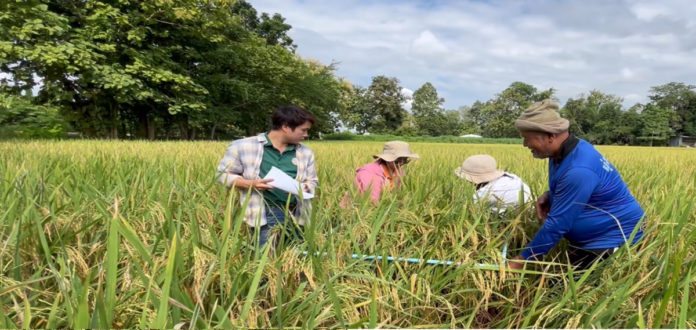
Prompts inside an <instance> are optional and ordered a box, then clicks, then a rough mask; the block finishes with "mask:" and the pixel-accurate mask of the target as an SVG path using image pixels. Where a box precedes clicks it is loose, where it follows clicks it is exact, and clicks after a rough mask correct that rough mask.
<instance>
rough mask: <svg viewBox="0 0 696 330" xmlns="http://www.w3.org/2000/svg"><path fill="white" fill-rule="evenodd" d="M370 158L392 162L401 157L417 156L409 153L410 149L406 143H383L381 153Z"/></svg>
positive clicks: (415, 157)
mask: <svg viewBox="0 0 696 330" xmlns="http://www.w3.org/2000/svg"><path fill="white" fill-rule="evenodd" d="M372 157H374V158H379V159H382V160H384V161H385V162H393V161H395V160H397V159H398V158H401V157H406V158H414V159H417V158H419V156H418V154H413V153H411V148H410V147H409V146H408V143H406V142H403V141H390V142H387V143H385V144H384V148H383V149H382V153H381V154H379V155H374V156H372Z"/></svg>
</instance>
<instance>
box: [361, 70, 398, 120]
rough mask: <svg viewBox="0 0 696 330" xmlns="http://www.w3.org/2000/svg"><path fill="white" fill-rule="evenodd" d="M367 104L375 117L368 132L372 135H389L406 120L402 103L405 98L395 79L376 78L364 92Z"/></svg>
mask: <svg viewBox="0 0 696 330" xmlns="http://www.w3.org/2000/svg"><path fill="white" fill-rule="evenodd" d="M366 98H367V102H368V104H369V106H370V108H371V109H372V111H373V112H374V114H375V116H374V117H373V118H372V120H371V121H370V124H369V126H368V128H367V129H368V130H369V131H370V132H372V133H391V132H394V131H395V130H396V129H398V128H399V127H400V126H401V124H402V123H403V121H404V119H405V118H406V110H404V108H403V107H402V105H401V104H402V103H404V101H406V97H405V96H404V95H403V94H401V86H399V80H398V79H396V78H388V77H385V76H376V77H374V78H372V84H370V87H368V88H367V91H366Z"/></svg>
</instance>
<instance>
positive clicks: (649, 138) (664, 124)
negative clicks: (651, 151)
mask: <svg viewBox="0 0 696 330" xmlns="http://www.w3.org/2000/svg"><path fill="white" fill-rule="evenodd" d="M672 115H673V113H672V110H671V109H668V108H662V107H660V106H657V105H654V104H648V105H646V106H645V108H644V109H643V112H641V114H640V119H641V124H642V125H641V129H640V133H641V136H639V137H638V139H639V140H641V141H643V142H644V143H648V144H649V145H651V146H653V145H667V143H668V142H669V138H670V136H672V134H673V130H672V128H671V127H670V119H671V118H672Z"/></svg>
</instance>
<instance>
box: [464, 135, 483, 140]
mask: <svg viewBox="0 0 696 330" xmlns="http://www.w3.org/2000/svg"><path fill="white" fill-rule="evenodd" d="M459 137H463V138H474V139H480V138H482V137H483V136H481V135H478V134H465V135H461V136H459Z"/></svg>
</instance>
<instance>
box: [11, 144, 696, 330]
mask: <svg viewBox="0 0 696 330" xmlns="http://www.w3.org/2000/svg"><path fill="white" fill-rule="evenodd" d="M225 146H226V145H225V143H210V142H156V143H150V142H108V141H62V142H45V141H44V142H13V143H9V142H7V143H0V309H1V310H0V328H13V327H25V328H27V327H32V328H37V327H98V328H111V327H143V328H144V327H154V328H162V327H166V328H172V327H225V328H230V327H284V328H292V327H302V328H305V327H309V328H313V327H369V328H375V327H379V328H390V327H408V328H424V327H440V328H442V327H494V328H508V327H515V328H516V327H525V328H531V327H556V328H560V327H575V328H577V327H582V328H589V327H601V328H632V327H639V328H646V327H653V328H656V327H680V328H685V327H686V328H693V327H695V326H696V323H695V322H694V321H693V320H694V319H696V299H694V297H693V292H694V288H695V285H694V282H693V279H694V274H696V269H693V268H694V267H693V266H694V264H695V263H694V256H695V254H694V252H693V248H692V247H693V246H694V244H695V243H696V230H695V227H694V220H696V216H695V215H696V211H695V210H694V207H693V203H694V197H693V196H694V195H695V193H696V191H695V189H696V188H694V187H695V186H696V185H695V182H694V181H695V178H696V152H694V151H693V150H690V149H667V148H640V147H601V148H600V150H601V151H602V152H603V153H604V154H605V156H607V158H608V159H609V160H610V161H612V162H613V163H614V164H615V166H616V167H617V168H618V169H619V170H620V172H621V174H622V175H623V177H624V179H625V180H626V181H627V183H628V185H629V187H630V188H631V191H632V192H633V193H634V195H635V196H636V197H637V198H638V200H639V201H640V202H641V204H642V205H643V207H644V208H645V210H646V214H647V216H646V219H645V226H646V232H645V233H646V235H645V238H644V239H643V240H642V242H641V243H640V244H639V245H638V246H637V247H632V248H631V249H621V250H619V251H618V252H617V253H616V254H615V255H613V256H612V257H611V258H610V261H609V262H605V263H602V264H599V265H597V266H595V267H594V268H593V269H591V270H590V271H587V272H575V273H574V272H573V271H572V270H570V269H568V267H566V266H564V264H565V262H566V258H565V256H563V254H562V253H561V252H562V251H563V246H559V247H558V248H556V249H554V250H553V251H552V252H551V253H550V255H549V256H547V258H546V259H545V260H546V262H543V263H538V264H536V265H533V266H532V267H530V271H527V272H524V273H520V272H512V271H508V270H506V269H505V268H503V267H495V266H494V267H488V268H483V269H482V268H480V267H477V264H478V263H480V262H483V263H488V264H494V265H495V264H501V263H502V259H503V258H502V256H501V255H500V252H501V249H502V247H503V246H504V245H505V244H508V246H509V250H508V256H507V257H512V256H514V255H515V254H516V253H518V252H519V251H520V249H521V248H522V247H523V246H524V244H525V243H526V242H528V241H529V240H530V238H531V236H532V235H533V234H534V232H535V231H536V230H537V229H538V226H539V225H538V223H537V221H536V220H535V219H534V216H533V211H532V208H531V205H527V206H525V207H522V208H520V209H519V210H514V211H513V212H510V213H508V214H506V215H505V216H497V215H491V214H490V213H489V212H488V211H487V210H486V209H485V208H483V207H481V206H479V205H474V204H473V203H472V201H471V195H472V194H473V186H471V185H469V184H467V183H466V182H464V181H462V180H459V179H457V178H456V176H455V175H454V174H453V170H454V168H455V167H457V166H459V165H460V164H461V162H462V161H463V160H464V159H465V158H466V157H468V156H470V155H473V154H479V153H488V154H491V155H493V156H494V157H495V158H496V159H497V161H498V164H499V165H500V167H503V168H507V169H508V170H509V171H511V172H513V173H515V174H518V175H519V176H520V177H522V178H523V179H524V180H525V181H526V182H527V183H528V184H529V185H530V187H531V188H532V190H533V192H534V193H535V194H540V193H542V192H543V191H544V189H545V186H546V179H547V174H546V167H545V162H542V161H537V160H534V159H533V158H532V157H531V155H530V154H529V152H528V151H527V150H526V149H524V148H522V147H521V146H519V145H486V144H481V145H466V144H428V143H412V149H413V150H414V151H415V152H417V153H419V154H420V155H421V159H420V160H418V161H416V162H413V163H412V164H410V165H409V166H408V167H409V168H408V177H407V179H406V181H405V182H404V186H403V187H402V189H400V190H398V191H396V192H395V194H393V195H391V196H390V197H388V198H386V199H385V200H383V202H382V203H381V204H380V205H379V206H377V207H373V206H372V205H371V203H370V202H369V200H367V199H365V198H363V197H361V196H358V195H357V194H355V189H354V187H353V186H352V182H353V175H354V171H355V168H357V167H359V166H361V165H363V164H364V163H366V162H369V161H371V155H372V154H375V153H377V152H379V151H380V150H381V146H382V143H381V142H359V143H356V142H330V143H310V146H311V147H312V149H313V150H314V151H315V154H316V156H317V164H318V171H319V179H320V186H319V195H318V197H317V199H316V200H315V201H314V210H315V212H314V215H313V221H312V222H311V224H310V225H308V226H307V227H306V228H305V232H306V233H305V236H306V240H305V242H304V243H302V244H299V245H292V246H286V247H284V248H281V249H279V250H278V251H275V253H273V254H271V252H270V251H268V250H262V251H255V250H254V249H253V248H252V246H250V239H249V232H248V229H247V228H246V226H245V225H243V224H242V221H241V216H242V213H241V212H240V207H239V204H238V200H237V196H236V194H230V193H228V191H227V190H226V189H224V188H223V187H221V186H219V185H217V184H216V183H215V181H214V171H215V167H216V165H217V162H218V161H219V159H220V158H221V156H222V154H223V152H224V149H225ZM346 191H350V192H351V193H352V194H353V196H354V198H353V200H352V204H351V205H350V207H349V208H348V209H342V208H340V207H339V201H340V199H341V197H342V196H343V194H344V193H345V192H346ZM561 245H563V244H561ZM303 252H306V253H303ZM354 253H357V254H367V255H377V256H383V257H386V256H398V257H413V258H420V259H439V260H451V261H456V262H461V266H460V267H450V266H433V265H424V264H409V263H404V262H388V261H386V260H378V261H363V260H357V259H353V258H351V257H350V256H351V255H352V254H354Z"/></svg>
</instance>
